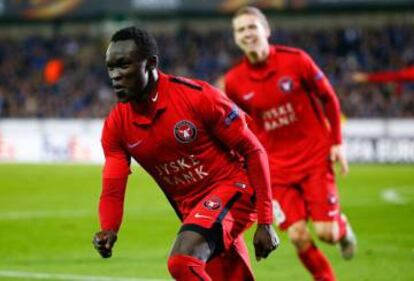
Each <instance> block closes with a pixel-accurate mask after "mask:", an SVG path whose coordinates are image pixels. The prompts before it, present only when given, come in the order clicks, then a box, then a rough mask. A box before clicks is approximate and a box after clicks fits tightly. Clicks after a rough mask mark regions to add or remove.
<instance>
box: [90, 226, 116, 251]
mask: <svg viewBox="0 0 414 281" xmlns="http://www.w3.org/2000/svg"><path fill="white" fill-rule="evenodd" d="M116 239H117V236H116V232H115V231H112V230H102V231H99V232H97V233H95V236H94V237H93V240H92V243H93V245H94V247H95V249H96V250H97V251H98V253H99V254H100V255H101V256H102V257H103V258H110V257H111V256H112V247H113V246H114V244H115V242H116Z"/></svg>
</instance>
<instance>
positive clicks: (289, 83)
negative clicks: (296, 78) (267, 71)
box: [278, 76, 293, 94]
mask: <svg viewBox="0 0 414 281" xmlns="http://www.w3.org/2000/svg"><path fill="white" fill-rule="evenodd" d="M278 85H279V89H280V90H281V91H282V92H283V93H285V94H288V93H290V92H291V91H292V90H293V80H292V78H290V77H288V76H285V77H282V78H280V79H279V82H278Z"/></svg>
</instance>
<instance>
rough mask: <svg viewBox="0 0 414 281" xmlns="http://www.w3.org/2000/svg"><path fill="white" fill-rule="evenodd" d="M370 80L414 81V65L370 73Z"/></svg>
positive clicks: (383, 81)
mask: <svg viewBox="0 0 414 281" xmlns="http://www.w3.org/2000/svg"><path fill="white" fill-rule="evenodd" d="M368 81H369V82H374V83H386V82H410V81H414V67H409V68H404V69H401V70H398V71H382V72H374V73H370V74H368Z"/></svg>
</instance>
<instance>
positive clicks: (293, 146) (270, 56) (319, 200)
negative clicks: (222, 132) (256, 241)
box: [224, 7, 356, 281]
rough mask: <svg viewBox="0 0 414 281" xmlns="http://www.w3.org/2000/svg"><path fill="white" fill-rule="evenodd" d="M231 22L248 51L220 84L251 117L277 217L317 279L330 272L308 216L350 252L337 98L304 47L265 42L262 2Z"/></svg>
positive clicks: (346, 255)
mask: <svg viewBox="0 0 414 281" xmlns="http://www.w3.org/2000/svg"><path fill="white" fill-rule="evenodd" d="M232 24H233V34H234V39H235V42H236V44H237V46H238V47H239V48H240V49H241V50H242V51H243V52H244V54H245V58H244V59H243V60H242V61H241V62H240V63H238V64H237V65H235V66H234V67H233V68H232V69H231V70H230V71H228V72H227V73H226V75H225V77H224V88H225V92H226V94H227V95H228V96H229V97H230V98H231V99H232V100H233V101H235V102H236V104H238V105H239V106H240V107H241V108H242V109H244V110H245V111H246V112H247V113H248V114H249V115H250V116H251V117H252V119H253V122H252V125H251V126H252V128H253V131H254V132H255V133H256V135H257V136H258V138H259V140H260V141H261V142H262V144H263V146H264V147H265V149H266V150H267V153H268V155H269V161H270V170H271V184H272V190H273V198H274V201H273V202H274V214H275V218H276V221H277V223H278V225H279V227H280V228H281V229H282V230H287V233H288V236H289V238H290V241H291V242H292V243H293V244H294V246H295V248H296V250H297V254H298V257H299V258H300V260H301V261H302V263H303V265H304V266H305V267H306V269H307V270H308V271H309V272H310V273H311V274H312V276H313V278H314V280H318V281H322V280H323V281H327V280H335V275H334V271H333V269H332V266H331V265H330V263H329V261H328V259H327V258H326V257H325V255H324V254H323V253H322V252H321V250H320V249H318V248H317V246H316V245H315V242H314V240H313V238H312V236H311V234H310V232H309V230H308V225H307V222H308V220H312V222H313V226H314V228H315V233H316V235H317V237H318V238H319V239H320V240H322V241H324V242H327V243H330V244H336V243H339V245H340V249H341V251H342V255H343V257H344V258H345V259H350V258H351V257H352V256H353V254H354V251H355V245H356V239H355V236H354V234H353V232H352V230H351V227H350V224H349V222H347V220H346V218H345V217H344V216H343V215H342V214H341V210H340V206H339V198H338V190H337V187H336V185H335V176H334V171H333V168H332V163H333V162H335V161H339V163H340V165H341V170H342V173H343V174H346V173H347V172H348V164H347V161H346V158H345V155H344V152H343V148H342V137H341V124H340V106H339V102H338V99H337V97H336V95H335V92H334V90H333V89H332V87H331V85H330V83H329V81H328V80H327V78H326V77H325V75H324V74H323V72H322V71H321V70H320V69H319V67H318V66H317V65H316V64H315V63H314V62H313V60H312V59H311V58H310V57H309V55H307V54H306V53H305V52H304V51H302V50H299V49H295V48H288V47H285V46H281V45H270V44H269V41H268V39H269V36H270V32H271V31H270V27H269V23H268V21H267V18H266V17H265V15H264V14H263V13H262V12H261V11H260V10H259V9H257V8H254V7H243V8H241V9H240V10H238V11H237V12H236V13H235V15H234V17H233V21H232Z"/></svg>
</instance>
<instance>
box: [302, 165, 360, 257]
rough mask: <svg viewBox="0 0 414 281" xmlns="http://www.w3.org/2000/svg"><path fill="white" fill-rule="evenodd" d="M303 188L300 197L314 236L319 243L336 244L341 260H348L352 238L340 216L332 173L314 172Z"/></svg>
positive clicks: (352, 250)
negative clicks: (308, 212) (338, 247)
mask: <svg viewBox="0 0 414 281" xmlns="http://www.w3.org/2000/svg"><path fill="white" fill-rule="evenodd" d="M304 186H305V187H304V191H305V192H304V196H305V200H306V201H307V204H308V206H309V209H310V216H311V218H312V221H313V225H314V228H315V233H316V235H317V236H318V238H319V239H320V240H321V241H323V242H326V243H329V244H337V243H339V245H340V248H341V252H342V256H343V257H344V258H345V259H350V258H352V256H353V255H354V252H355V249H356V238H355V235H354V233H353V231H352V228H351V225H350V223H349V222H348V220H347V219H346V217H345V216H344V215H343V214H341V212H340V205H339V196H338V190H337V187H336V184H335V177H334V174H333V171H332V169H331V168H326V169H323V168H321V169H317V170H315V171H314V172H313V173H312V174H311V176H310V177H309V178H308V180H307V181H306V183H304Z"/></svg>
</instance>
